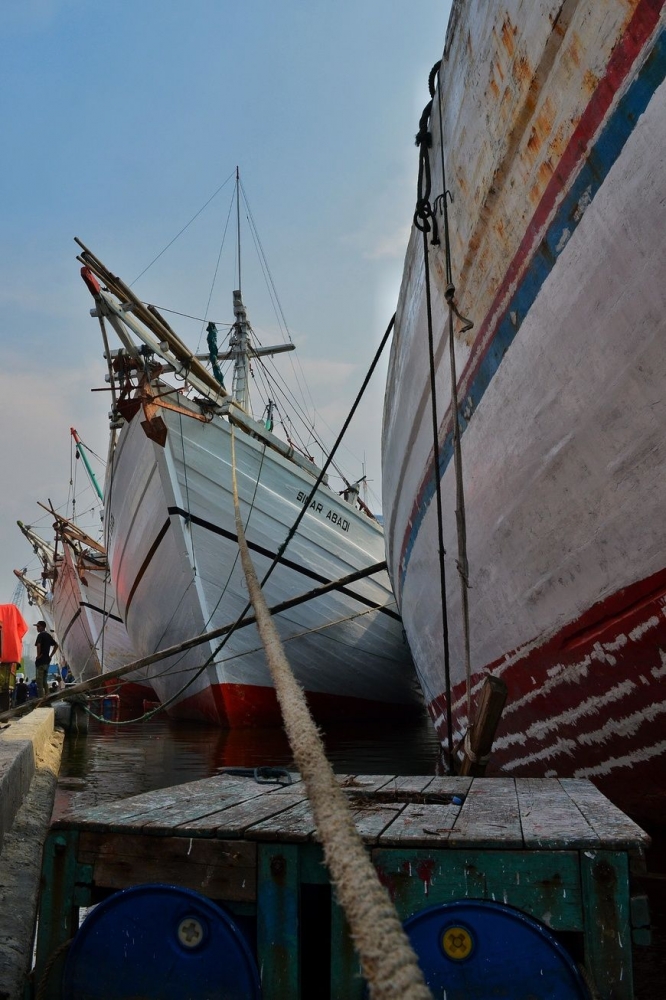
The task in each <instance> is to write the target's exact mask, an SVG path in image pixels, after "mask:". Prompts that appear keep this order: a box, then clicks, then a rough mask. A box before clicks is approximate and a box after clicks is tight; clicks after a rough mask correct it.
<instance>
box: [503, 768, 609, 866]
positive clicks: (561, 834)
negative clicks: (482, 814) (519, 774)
mask: <svg viewBox="0 0 666 1000" xmlns="http://www.w3.org/2000/svg"><path fill="white" fill-rule="evenodd" d="M515 780H516V794H517V795H518V804H519V806H520V822H521V824H522V827H523V839H524V841H525V847H541V848H545V847H548V848H552V849H556V850H557V849H560V850H565V849H567V848H572V847H580V848H584V847H599V846H600V844H599V837H598V836H597V834H596V833H595V831H594V830H593V828H592V827H591V826H590V824H589V823H588V822H587V820H586V819H585V817H584V816H583V814H582V813H581V811H580V809H579V808H578V807H577V806H576V804H575V803H574V802H573V801H572V800H571V799H570V798H569V796H568V795H567V793H566V792H565V791H564V789H563V788H562V786H561V785H560V783H559V781H558V780H557V778H516V779H515Z"/></svg>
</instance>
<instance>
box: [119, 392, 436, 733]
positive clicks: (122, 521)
mask: <svg viewBox="0 0 666 1000" xmlns="http://www.w3.org/2000/svg"><path fill="white" fill-rule="evenodd" d="M179 407H180V408H181V410H182V412H174V411H172V410H169V409H161V410H160V414H161V416H162V419H163V420H164V423H165V425H166V431H167V433H166V440H165V443H164V445H162V444H161V443H158V442H156V441H154V440H152V439H150V438H149V437H148V436H147V435H146V433H145V432H144V427H143V425H142V422H141V419H140V416H138V415H137V416H135V417H133V418H131V419H130V420H129V422H128V423H127V424H126V425H125V426H124V427H123V429H122V431H121V433H120V436H119V440H118V444H117V446H116V451H115V456H114V463H113V485H112V488H111V489H107V528H108V533H109V559H110V564H111V572H112V579H113V583H114V586H115V589H116V593H117V595H118V601H119V607H120V613H121V615H122V616H123V617H124V619H125V621H126V623H127V629H128V632H129V634H130V636H131V638H132V642H133V644H134V646H135V647H136V649H137V651H138V653H139V654H140V655H148V654H150V653H153V652H154V651H155V650H157V649H160V648H164V647H167V646H171V645H175V644H177V643H179V642H182V641H184V640H186V639H190V638H192V637H193V636H195V635H198V634H201V633H202V632H205V631H210V630H212V629H215V628H219V627H223V626H225V625H228V624H230V623H232V622H234V621H235V620H236V619H237V618H238V616H239V615H240V613H241V612H242V611H243V609H244V608H245V606H246V604H247V591H246V588H245V582H244V576H243V571H242V568H241V565H240V560H239V558H238V544H237V537H236V530H235V524H234V511H233V500H232V494H231V425H230V424H229V422H228V421H227V420H226V418H224V417H213V418H212V419H211V420H210V421H205V422H202V421H201V419H200V411H199V409H198V407H197V406H196V405H195V404H194V403H191V402H189V401H188V400H187V399H186V398H185V397H180V400H179ZM234 433H235V436H236V463H237V469H238V480H239V493H240V501H241V509H242V514H243V520H244V524H245V531H246V535H247V538H248V542H249V545H250V547H251V550H252V556H253V560H254V562H255V565H256V567H257V571H258V573H259V576H260V577H261V576H262V575H263V574H264V572H265V571H266V570H267V569H268V567H269V566H270V564H271V562H272V558H273V556H274V555H275V554H276V553H277V550H278V548H279V546H280V545H281V544H282V542H283V541H284V539H285V538H286V536H287V533H288V531H289V528H290V527H291V525H292V523H293V522H294V520H295V519H296V516H297V514H298V512H299V510H300V509H301V507H302V504H303V502H304V500H305V498H306V497H307V495H308V494H309V492H310V490H311V488H312V486H313V483H314V480H313V479H312V477H311V476H310V475H308V474H307V473H306V472H305V471H302V470H301V469H300V468H299V467H298V466H297V465H295V464H294V463H293V462H292V461H290V460H289V459H287V458H283V457H282V456H281V455H279V454H278V453H276V452H275V451H274V450H271V449H270V448H268V447H267V446H266V444H265V443H264V442H262V441H260V440H256V439H254V438H253V437H251V436H250V435H249V434H247V433H245V432H244V431H243V430H241V429H238V428H236V429H235V431H234ZM383 559H384V540H383V533H382V529H381V527H380V525H379V524H377V522H375V521H374V520H372V519H371V518H369V517H367V516H366V515H364V514H362V513H361V512H360V511H358V510H357V509H356V508H354V507H353V506H352V505H351V504H348V503H346V502H345V501H344V500H343V499H342V498H341V497H340V496H338V495H337V494H335V493H333V492H331V491H330V490H329V489H328V488H327V487H325V486H322V487H321V488H320V489H319V490H318V493H317V497H316V500H315V501H314V502H313V505H311V508H310V510H309V512H308V513H307V514H306V515H305V517H304V519H303V521H302V523H301V526H300V527H299V529H298V531H297V533H296V535H295V536H294V539H293V541H292V542H291V543H290V545H289V547H288V549H287V550H286V553H285V554H284V556H283V557H282V559H281V561H280V563H279V564H278V566H277V567H276V569H275V571H274V572H273V574H272V576H271V577H270V579H269V581H268V583H267V585H266V587H265V592H266V597H267V600H268V602H269V605H276V604H279V603H280V602H282V601H284V600H287V599H290V598H293V597H295V596H298V595H301V594H304V593H307V592H308V591H309V590H312V589H313V588H316V587H317V586H320V585H322V584H325V583H328V582H330V581H334V580H337V579H339V578H341V577H343V576H346V575H347V574H349V573H352V572H355V571H357V570H361V569H363V568H365V567H369V566H371V565H373V564H375V563H381V562H383ZM275 621H276V624H277V627H278V629H279V631H280V634H281V636H282V638H283V641H284V642H285V645H286V650H287V654H288V656H289V659H290V662H291V664H292V667H293V669H294V672H295V674H296V676H297V678H298V680H299V681H300V683H301V684H302V686H303V687H304V689H305V691H306V693H307V695H308V698H309V700H310V703H311V705H312V707H313V710H314V711H315V713H316V715H317V717H318V718H319V719H325V718H330V717H338V718H339V717H341V716H344V717H349V716H351V715H353V714H356V715H359V716H361V717H364V718H367V717H372V716H373V715H376V714H382V715H385V714H387V713H395V714H396V715H398V716H402V715H404V714H405V712H406V711H408V710H410V709H412V710H414V709H415V708H417V706H418V705H419V704H420V703H421V699H420V695H419V693H418V689H417V685H416V683H415V680H414V674H413V667H412V663H411V657H410V654H409V650H408V647H407V644H406V642H405V639H404V634H403V630H402V623H401V622H400V619H399V617H398V615H397V612H396V610H395V598H394V597H393V594H392V592H391V588H390V584H389V581H388V575H387V573H386V571H385V570H384V571H381V572H379V573H377V574H376V575H373V576H371V577H368V578H366V579H363V580H360V581H358V582H356V583H354V584H353V585H351V586H350V587H348V588H346V589H345V591H343V592H341V591H337V590H334V591H332V592H329V593H327V594H326V595H324V596H321V597H319V598H316V599H314V600H311V601H308V602H306V603H303V604H301V605H300V606H298V607H295V608H293V609H292V610H290V611H287V612H285V613H282V614H279V615H277V616H276V618H275ZM219 643H220V640H218V641H217V642H215V643H212V644H211V643H206V644H203V645H201V646H199V647H196V648H194V649H191V650H189V651H187V652H186V653H183V654H180V655H177V656H172V657H170V658H169V659H166V660H164V661H161V662H158V663H156V664H155V665H154V666H153V667H151V668H149V678H150V683H151V685H152V687H153V688H154V690H155V692H156V693H157V695H158V697H159V698H160V700H161V701H162V702H166V701H169V700H170V699H173V702H172V703H170V705H169V707H168V711H169V712H170V714H171V715H172V716H174V717H179V718H190V719H199V720H202V721H207V722H211V723H214V724H218V725H222V726H228V727H232V728H233V727H242V726H248V725H268V724H274V723H277V722H279V721H280V712H279V707H278V704H277V700H276V697H275V693H274V690H273V685H272V681H271V678H270V674H269V671H268V667H267V665H266V662H265V657H264V653H263V648H262V645H261V642H260V640H259V637H258V634H257V631H256V629H255V628H254V626H249V627H244V628H242V629H239V630H238V631H237V632H235V633H234V634H233V635H232V636H231V638H230V639H229V640H228V642H226V644H225V645H224V647H223V648H222V649H221V650H220V651H219V652H218V653H217V654H216V655H215V656H213V654H214V652H215V650H216V648H217V646H219ZM209 660H210V662H209V663H208V665H207V666H205V669H204V670H203V671H202V672H200V673H199V675H198V676H195V675H196V674H197V672H198V671H199V670H200V668H201V667H202V666H204V664H206V663H207V661H209ZM188 682H191V683H190V684H189V686H187V687H186V689H185V690H182V689H183V688H185V686H186V685H187V684H188Z"/></svg>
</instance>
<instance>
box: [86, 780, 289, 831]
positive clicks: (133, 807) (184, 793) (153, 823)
mask: <svg viewBox="0 0 666 1000" xmlns="http://www.w3.org/2000/svg"><path fill="white" fill-rule="evenodd" d="M206 781H207V782H209V784H206V785H204V784H203V783H200V782H196V783H194V784H195V785H197V786H198V787H196V788H195V789H194V790H192V789H191V786H190V785H181V786H177V787H176V788H175V789H163V790H162V791H161V792H151V793H150V796H136V797H135V799H125V800H124V801H123V802H117V803H110V804H109V806H108V807H99V808H96V809H91V810H90V812H89V813H87V814H85V815H83V816H82V817H81V818H80V819H79V820H78V822H77V824H76V826H77V828H78V829H82V830H99V831H105V830H109V829H113V830H117V831H118V832H125V833H131V832H138V831H140V830H144V829H145V830H146V831H150V832H153V833H167V834H168V833H169V832H170V831H171V828H172V827H173V826H177V825H178V823H179V822H180V821H181V820H182V822H185V821H186V820H188V819H189V820H194V819H203V818H205V816H207V815H209V814H211V813H213V812H217V811H218V810H219V809H220V808H221V806H222V805H223V804H224V805H233V804H235V803H236V802H244V801H246V800H248V799H252V798H258V797H260V796H263V795H266V794H269V793H270V791H272V790H274V789H275V786H273V785H267V786H264V785H258V784H257V783H256V782H255V781H252V780H248V779H246V778H227V777H225V776H220V777H219V778H208V779H206ZM139 799H141V800H142V801H140V802H139V801H137V800H139ZM114 806H116V807H117V808H115V809H113V808H112V807H114ZM123 807H124V808H123ZM204 835H205V825H204V827H203V828H202V830H201V831H200V833H199V836H204ZM210 835H211V836H212V835H213V831H210Z"/></svg>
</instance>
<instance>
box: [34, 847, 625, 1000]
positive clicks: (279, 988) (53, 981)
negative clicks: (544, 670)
mask: <svg viewBox="0 0 666 1000" xmlns="http://www.w3.org/2000/svg"><path fill="white" fill-rule="evenodd" d="M78 841H79V834H78V832H77V831H76V830H70V831H67V830H58V831H55V832H52V833H51V834H50V835H49V837H48V839H47V841H46V845H45V850H44V861H43V889H42V896H41V905H40V918H39V927H38V936H37V962H36V968H35V974H34V979H33V985H34V992H35V995H36V994H37V992H38V991H39V989H40V987H41V988H42V989H43V994H42V995H43V996H44V997H45V998H47V1000H61V993H60V989H59V985H58V984H59V982H60V981H61V977H62V971H63V968H64V962H65V953H66V947H67V942H68V941H69V940H70V939H71V938H72V937H73V936H74V934H75V933H76V929H77V927H78V910H79V907H82V906H88V905H90V903H91V901H92V896H91V888H92V877H93V872H92V867H91V866H89V865H87V864H79V863H78V861H77V851H78ZM371 854H372V858H373V862H374V864H375V866H376V867H377V869H378V871H379V874H380V878H381V880H382V882H383V883H384V884H385V885H386V887H387V889H388V891H389V893H390V895H391V897H392V899H393V901H394V903H395V905H396V907H397V909H398V913H399V914H400V916H401V918H402V919H403V920H404V919H406V918H407V917H409V916H410V915H411V914H413V913H416V912H418V911H419V910H421V909H423V908H424V907H425V906H432V905H435V904H436V903H444V902H449V901H451V900H454V899H460V898H465V897H467V898H473V899H495V900H497V901H499V902H504V903H506V904H508V905H510V906H516V907H517V908H518V909H521V910H522V911H523V912H525V913H528V914H530V915H532V916H534V917H535V918H536V919H539V920H543V919H544V916H546V915H547V918H548V923H549V925H550V927H551V928H552V930H554V931H555V932H558V931H567V932H577V933H579V934H581V935H582V938H583V942H584V950H585V967H586V973H587V977H588V980H589V982H590V983H591V984H592V985H593V988H594V990H595V991H596V994H597V995H598V997H599V998H600V1000H633V995H634V994H633V979H632V967H631V944H632V941H631V917H630V895H629V859H628V855H627V853H626V852H622V851H551V850H543V851H539V850H532V851H512V850H484V849H476V850H456V849H447V850H441V851H436V850H429V849H420V850H417V849H397V848H375V849H374V850H372V852H371ZM257 874H258V878H257V900H256V906H255V905H252V904H244V905H243V904H229V909H230V910H231V911H232V912H242V913H253V914H254V913H256V917H257V955H258V961H259V966H260V968H261V969H262V980H263V996H264V1000H300V998H301V987H300V968H301V945H300V940H299V899H300V891H301V887H302V886H303V885H304V884H310V885H317V884H319V885H323V884H327V883H328V874H327V872H326V869H325V867H324V864H323V857H322V852H321V848H320V847H319V846H318V845H317V844H313V843H305V844H286V843H281V844H259V845H258V854H257ZM43 980H45V982H43ZM44 987H45V989H44ZM363 991H364V983H363V979H362V978H361V975H360V971H359V964H358V959H357V956H356V954H355V952H354V948H353V945H352V944H351V941H350V938H349V933H348V928H347V925H346V921H345V918H344V914H343V913H342V911H341V910H340V908H339V906H338V904H337V902H336V901H335V895H334V893H333V894H332V898H331V1000H362V997H363V995H364V992H363Z"/></svg>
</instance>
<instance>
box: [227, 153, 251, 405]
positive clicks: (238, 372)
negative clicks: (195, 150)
mask: <svg viewBox="0 0 666 1000" xmlns="http://www.w3.org/2000/svg"><path fill="white" fill-rule="evenodd" d="M236 239H237V243H238V288H237V289H236V290H235V291H234V317H235V320H236V322H235V323H234V328H233V331H232V333H231V337H230V338H229V347H230V348H231V351H230V353H231V355H232V356H233V358H234V381H233V387H232V395H233V396H234V398H235V399H236V400H237V401H238V402H239V403H240V405H241V406H242V407H243V409H244V410H246V411H247V412H249V408H250V380H249V375H250V359H249V356H248V346H249V328H250V324H249V323H248V320H247V313H246V311H245V306H244V305H243V297H242V293H241V290H242V287H243V286H242V282H241V235H240V176H239V173H238V167H236Z"/></svg>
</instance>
